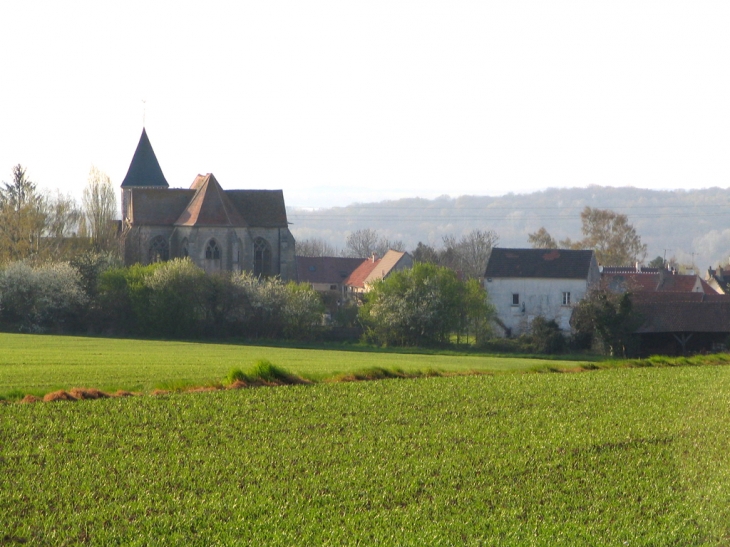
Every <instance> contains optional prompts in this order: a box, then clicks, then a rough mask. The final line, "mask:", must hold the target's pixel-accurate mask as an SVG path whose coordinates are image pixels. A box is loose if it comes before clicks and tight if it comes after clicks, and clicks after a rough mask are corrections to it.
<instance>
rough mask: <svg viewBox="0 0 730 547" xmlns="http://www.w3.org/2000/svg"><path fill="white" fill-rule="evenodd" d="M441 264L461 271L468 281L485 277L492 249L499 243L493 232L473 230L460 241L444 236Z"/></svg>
mask: <svg viewBox="0 0 730 547" xmlns="http://www.w3.org/2000/svg"><path fill="white" fill-rule="evenodd" d="M443 241H444V250H443V251H442V253H441V262H442V264H443V265H444V266H448V267H450V268H453V269H455V270H457V271H460V272H461V273H462V274H464V276H466V277H467V278H468V279H476V278H479V277H482V276H483V275H484V270H486V268H487V261H488V260H489V255H490V254H491V252H492V248H493V247H494V246H495V245H496V244H497V243H498V242H499V236H498V235H497V233H496V232H494V231H493V230H472V231H471V232H469V233H468V234H467V235H465V236H462V237H461V239H459V240H458V241H457V240H456V238H455V237H454V236H451V235H448V236H444V238H443Z"/></svg>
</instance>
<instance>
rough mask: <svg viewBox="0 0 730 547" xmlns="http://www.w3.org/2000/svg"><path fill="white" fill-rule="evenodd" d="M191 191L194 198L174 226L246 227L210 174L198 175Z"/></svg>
mask: <svg viewBox="0 0 730 547" xmlns="http://www.w3.org/2000/svg"><path fill="white" fill-rule="evenodd" d="M191 189H195V190H196V192H195V196H193V199H191V200H190V203H189V204H188V206H187V207H186V208H185V210H184V211H183V212H182V214H181V215H180V217H179V218H178V219H177V221H176V222H175V226H247V223H246V221H245V220H244V219H243V217H242V216H241V214H240V213H239V212H238V211H237V210H236V207H235V206H234V205H233V203H231V201H230V199H228V196H226V193H225V192H224V191H223V188H221V186H220V184H218V181H217V180H216V178H215V176H213V174H212V173H208V174H207V175H205V176H203V175H198V176H197V177H196V179H195V180H194V181H193V185H192V186H191Z"/></svg>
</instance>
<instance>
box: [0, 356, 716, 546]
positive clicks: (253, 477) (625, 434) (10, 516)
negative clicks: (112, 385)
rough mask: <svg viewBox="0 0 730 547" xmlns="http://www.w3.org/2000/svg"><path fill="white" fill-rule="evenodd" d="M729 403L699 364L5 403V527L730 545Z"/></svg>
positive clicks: (155, 540) (324, 539)
mask: <svg viewBox="0 0 730 547" xmlns="http://www.w3.org/2000/svg"><path fill="white" fill-rule="evenodd" d="M728 397H730V368H727V367H718V368H710V367H697V368H666V369H630V370H614V371H606V372H602V373H597V374H572V375H563V374H529V375H525V374H519V375H517V374H511V375H496V376H483V377H466V378H429V379H424V380H400V381H383V382H361V383H349V384H324V385H322V384H320V385H315V386H308V387H298V388H274V389H257V390H237V391H225V392H215V393H201V394H195V395H164V396H159V397H139V398H129V399H102V400H97V401H87V402H79V403H56V404H36V405H6V406H4V407H2V412H3V417H4V418H5V419H3V420H0V438H3V439H12V442H4V443H0V461H1V462H2V464H3V473H0V507H3V511H0V530H2V531H3V532H2V533H3V537H4V538H5V541H6V542H9V543H18V544H20V543H25V544H28V545H30V544H33V545H50V544H81V543H88V544H94V545H150V544H154V545H162V544H185V545H217V544H219V545H237V544H251V545H326V544H332V545H334V544H337V545H358V544H361V545H373V544H380V545H480V544H484V545H507V546H509V545H625V544H629V545H722V544H724V542H726V540H727V535H728V522H730V509H729V508H728V504H727V495H726V493H727V491H728V489H730V478H729V477H728V474H727V473H726V470H727V469H728V467H729V466H730V452H729V451H728V450H727V437H726V435H722V434H718V431H723V428H724V427H725V424H727V423H728V420H730V406H728V405H727V404H726V402H727V400H728ZM49 492H50V493H52V494H53V495H52V497H51V498H49ZM100 501H101V502H100ZM374 522H377V523H378V524H377V526H374V525H373V523H374ZM637 523H640V525H637Z"/></svg>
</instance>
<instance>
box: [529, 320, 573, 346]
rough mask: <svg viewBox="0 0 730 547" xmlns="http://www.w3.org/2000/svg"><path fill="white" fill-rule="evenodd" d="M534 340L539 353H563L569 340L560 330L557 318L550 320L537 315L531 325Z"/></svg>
mask: <svg viewBox="0 0 730 547" xmlns="http://www.w3.org/2000/svg"><path fill="white" fill-rule="evenodd" d="M530 332H531V337H532V342H533V344H534V346H535V350H536V351H537V352H538V353H562V352H564V351H565V348H566V346H567V341H566V339H565V337H564V336H563V333H562V332H560V327H558V324H557V323H556V322H555V320H552V319H551V320H550V321H548V320H547V319H545V318H544V317H542V316H538V317H535V319H533V320H532V324H531V325H530Z"/></svg>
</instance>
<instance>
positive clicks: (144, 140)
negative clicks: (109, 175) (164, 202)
mask: <svg viewBox="0 0 730 547" xmlns="http://www.w3.org/2000/svg"><path fill="white" fill-rule="evenodd" d="M169 186H170V185H169V184H167V180H166V179H165V175H163V174H162V169H161V168H160V164H159V162H158V161H157V156H155V151H154V150H152V144H150V139H149V137H148V136H147V130H146V129H145V128H142V136H141V137H140V138H139V144H137V150H135V151H134V156H132V163H130V164H129V170H128V171H127V176H126V177H124V181H122V188H139V187H142V188H168V187H169Z"/></svg>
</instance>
